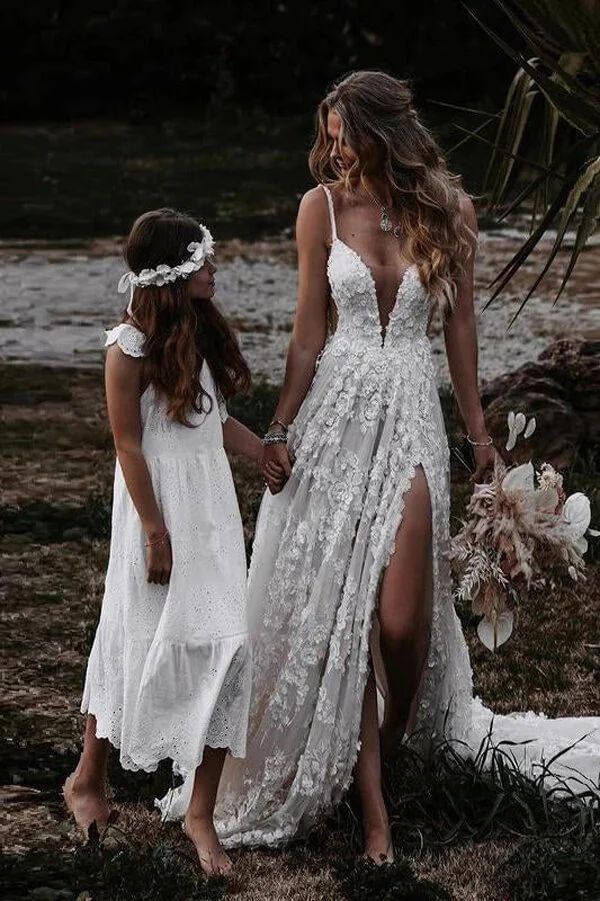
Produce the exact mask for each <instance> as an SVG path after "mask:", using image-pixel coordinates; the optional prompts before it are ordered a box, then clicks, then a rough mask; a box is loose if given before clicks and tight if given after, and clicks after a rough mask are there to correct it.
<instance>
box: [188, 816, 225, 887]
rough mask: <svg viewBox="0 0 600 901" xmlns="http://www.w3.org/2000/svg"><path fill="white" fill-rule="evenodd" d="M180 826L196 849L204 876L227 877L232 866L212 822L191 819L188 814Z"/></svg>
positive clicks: (201, 818)
mask: <svg viewBox="0 0 600 901" xmlns="http://www.w3.org/2000/svg"><path fill="white" fill-rule="evenodd" d="M182 826H183V831H184V832H185V834H186V835H187V837H188V838H189V840H190V841H191V842H192V843H193V845H194V847H195V848H196V853H197V854H198V860H199V861H200V866H201V867H202V869H203V870H204V872H205V873H206V875H207V876H227V875H228V874H229V873H230V872H231V870H232V866H233V865H232V863H231V859H230V858H229V857H228V855H227V854H226V853H225V850H224V848H223V846H222V845H221V842H220V841H219V837H218V836H217V833H216V832H215V827H214V824H213V822H212V820H211V819H204V818H203V817H193V816H190V815H189V813H188V814H187V815H186V817H185V820H184V821H183V823H182Z"/></svg>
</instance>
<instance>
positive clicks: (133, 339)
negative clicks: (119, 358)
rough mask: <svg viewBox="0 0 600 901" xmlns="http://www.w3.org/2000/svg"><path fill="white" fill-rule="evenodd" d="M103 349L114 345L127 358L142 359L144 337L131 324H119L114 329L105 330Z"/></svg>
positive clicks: (143, 354)
mask: <svg viewBox="0 0 600 901" xmlns="http://www.w3.org/2000/svg"><path fill="white" fill-rule="evenodd" d="M105 335H106V341H105V342H104V346H105V347H111V346H112V345H113V344H116V345H117V346H118V347H119V348H120V349H121V350H122V351H123V353H124V354H127V356H129V357H144V356H145V355H146V354H145V349H144V347H145V344H146V336H145V335H144V333H143V332H142V331H140V329H139V328H136V326H135V325H133V323H131V322H121V323H120V324H119V325H115V327H114V328H110V329H105Z"/></svg>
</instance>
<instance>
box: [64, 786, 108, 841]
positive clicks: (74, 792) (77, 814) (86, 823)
mask: <svg viewBox="0 0 600 901" xmlns="http://www.w3.org/2000/svg"><path fill="white" fill-rule="evenodd" d="M63 797H64V799H65V804H66V805H67V808H68V809H69V811H70V812H71V813H72V814H73V816H74V818H75V822H76V823H77V825H78V826H79V828H80V830H81V832H82V833H83V836H84V838H85V839H86V840H87V839H88V838H89V837H90V836H89V829H90V826H91V825H92V823H94V822H95V823H96V826H97V827H98V831H102V829H104V828H105V827H106V825H107V824H108V821H109V817H110V815H111V810H110V806H109V804H108V801H107V800H106V794H105V791H104V789H100V788H99V787H98V786H97V785H92V784H91V783H89V782H86V781H85V780H84V779H82V777H81V776H78V775H77V774H76V773H71V775H70V776H68V777H67V779H66V780H65V784H64V785H63Z"/></svg>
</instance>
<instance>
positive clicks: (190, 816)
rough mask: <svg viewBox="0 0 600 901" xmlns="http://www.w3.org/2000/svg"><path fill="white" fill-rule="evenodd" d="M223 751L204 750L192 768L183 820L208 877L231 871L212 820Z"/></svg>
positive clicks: (218, 749) (215, 749)
mask: <svg viewBox="0 0 600 901" xmlns="http://www.w3.org/2000/svg"><path fill="white" fill-rule="evenodd" d="M226 753H227V752H226V750H225V749H224V748H208V747H206V748H205V749H204V758H203V760H202V763H201V764H200V766H199V767H198V768H197V769H196V776H195V779H194V790H193V792H192V798H191V801H190V804H189V807H188V809H187V813H186V815H185V819H184V821H183V828H184V832H185V834H186V835H187V836H188V838H189V839H190V841H192V842H193V843H194V846H195V848H196V852H197V854H198V859H199V861H200V866H201V867H202V869H203V870H204V872H205V873H206V874H207V875H209V876H214V875H218V876H224V875H225V874H226V873H229V872H230V870H231V860H230V859H229V857H228V855H227V854H226V853H225V850H224V849H223V847H222V845H221V843H220V841H219V838H218V836H217V833H216V832H215V826H214V821H213V816H214V812H215V802H216V800H217V789H218V787H219V780H220V778H221V772H222V770H223V764H224V763H225V755H226Z"/></svg>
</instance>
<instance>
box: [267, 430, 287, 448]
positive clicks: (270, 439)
mask: <svg viewBox="0 0 600 901" xmlns="http://www.w3.org/2000/svg"><path fill="white" fill-rule="evenodd" d="M262 443H263V444H264V445H265V446H268V445H269V444H287V435H278V434H277V433H275V434H274V435H270V434H269V433H268V432H267V434H266V435H265V437H264V438H263V440H262Z"/></svg>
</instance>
